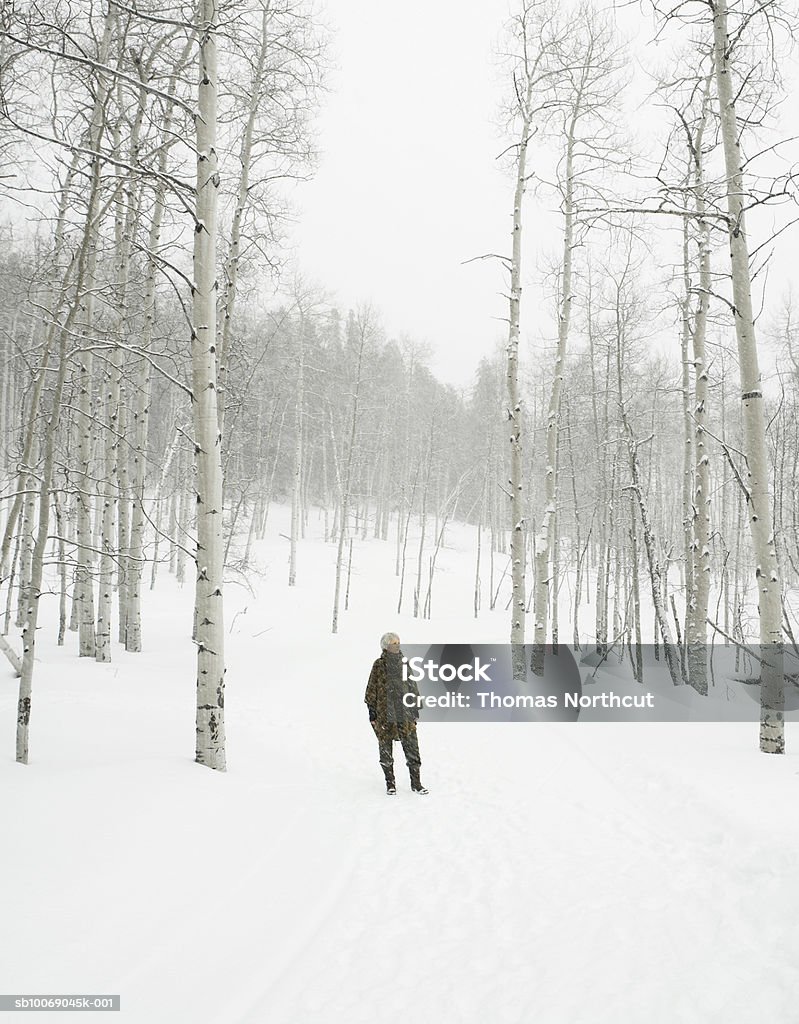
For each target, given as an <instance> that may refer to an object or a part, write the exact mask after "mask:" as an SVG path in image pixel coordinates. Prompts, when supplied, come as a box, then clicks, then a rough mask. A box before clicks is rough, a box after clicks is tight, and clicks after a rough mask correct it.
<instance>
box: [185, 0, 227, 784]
mask: <svg viewBox="0 0 799 1024" xmlns="http://www.w3.org/2000/svg"><path fill="white" fill-rule="evenodd" d="M217 13H218V11H217V4H216V0H197V8H196V33H197V39H198V43H199V47H198V68H199V83H198V91H197V113H196V116H195V144H196V149H197V186H196V187H197V193H196V215H195V228H194V279H193V282H192V336H191V357H192V412H193V425H194V443H195V459H196V466H197V585H196V592H195V622H196V637H195V643H196V645H197V723H196V733H197V737H196V740H197V741H196V754H195V759H196V761H197V762H198V763H199V764H204V765H206V766H207V767H208V768H213V769H217V770H219V771H224V770H225V650H224V641H225V628H224V627H225V623H224V609H223V600H222V593H223V579H222V577H223V570H224V564H223V546H222V501H223V497H222V453H221V436H220V431H219V422H218V403H217V394H216V335H217V324H216V319H217V318H216V307H217V277H216V256H217V203H218V192H219V167H218V157H217V149H216V136H217V90H218V82H217V50H216V33H217V24H216V19H217Z"/></svg>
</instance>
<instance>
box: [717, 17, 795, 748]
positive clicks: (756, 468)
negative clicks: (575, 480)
mask: <svg viewBox="0 0 799 1024" xmlns="http://www.w3.org/2000/svg"><path fill="white" fill-rule="evenodd" d="M729 42H730V40H729V35H728V31H727V0H715V4H714V7H713V49H714V62H715V76H716V89H717V92H718V100H719V118H720V122H721V138H722V144H723V149H724V164H725V168H726V172H727V189H726V191H727V213H728V227H729V242H730V267H731V271H732V296H733V304H734V306H735V336H736V339H737V342H738V364H739V370H740V379H741V402H742V412H743V431H744V451H745V453H746V478H745V480H746V487H747V491H748V494H749V501H748V512H749V529H750V533H751V537H752V548H753V552H754V557H755V584H756V586H757V590H758V612H759V616H760V643H761V646H762V648H763V650H762V652H761V653H762V655H763V657H764V658H766V661H765V663H764V664H763V666H762V669H761V684H760V697H761V705H760V749H761V750H762V751H763V752H764V753H771V754H782V753H784V752H785V729H784V715H783V708H784V693H783V685H784V680H783V655H782V604H781V587H780V579H779V572H778V568H777V556H776V551H775V546H774V528H773V523H772V509H771V501H770V497H769V478H768V455H767V451H766V423H765V413H764V408H763V390H762V382H761V379H760V368H759V366H758V352H757V340H756V337H755V327H754V316H753V311H752V284H751V277H750V270H749V250H748V245H747V240H746V225H745V219H744V200H745V196H744V185H743V168H742V160H741V149H740V142H739V126H738V119H737V116H736V111H735V98H734V93H733V86H732V76H731V71H730V64H729V54H728V51H727V47H728V45H729Z"/></svg>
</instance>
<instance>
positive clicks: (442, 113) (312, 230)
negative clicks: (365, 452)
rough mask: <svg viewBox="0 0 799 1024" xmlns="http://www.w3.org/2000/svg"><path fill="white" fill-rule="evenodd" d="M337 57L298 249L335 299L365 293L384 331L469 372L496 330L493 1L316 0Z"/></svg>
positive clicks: (507, 196) (447, 371)
mask: <svg viewBox="0 0 799 1024" xmlns="http://www.w3.org/2000/svg"><path fill="white" fill-rule="evenodd" d="M326 11H327V21H328V22H329V23H331V25H332V26H333V28H334V30H335V38H334V53H335V59H336V63H337V65H338V70H337V71H336V72H335V74H334V75H333V76H332V79H331V86H332V91H331V93H330V94H329V95H328V96H327V98H326V101H325V109H324V111H323V113H322V116H321V119H320V123H321V127H322V135H321V139H320V142H321V148H322V160H321V164H320V167H319V171H318V173H317V175H316V177H315V180H314V181H313V182H312V183H310V184H308V185H305V186H303V188H302V189H301V190H300V193H299V201H300V203H301V219H300V223H299V225H298V228H297V233H296V236H295V237H296V242H297V245H298V261H299V263H300V266H301V267H302V269H303V270H304V271H305V272H306V273H307V274H309V275H311V276H312V277H314V278H317V279H318V280H319V282H320V283H322V284H324V285H326V286H327V287H329V288H330V289H332V290H334V291H335V293H336V295H337V297H338V299H339V301H340V302H341V303H342V305H344V306H351V305H355V304H356V303H357V302H359V301H363V300H370V299H371V300H372V301H373V302H374V303H375V305H376V306H377V307H378V308H379V309H380V310H381V312H382V313H383V317H384V323H385V326H386V328H387V329H388V330H389V332H390V333H392V334H398V333H399V332H401V331H405V332H407V333H409V334H411V335H413V336H414V337H416V338H418V339H419V340H427V341H429V342H430V343H431V345H433V346H434V352H435V353H436V356H435V359H434V369H435V371H436V373H437V374H438V375H439V376H440V377H441V378H443V379H445V380H448V381H451V382H453V383H462V384H468V383H469V381H470V380H471V377H472V374H473V371H474V368H475V366H476V364H477V361H478V360H479V358H480V356H481V355H482V354H484V353H486V352H487V351H488V350H489V349H490V348H491V346H492V344H493V342H494V340H495V339H496V338H497V337H499V336H501V335H502V333H503V325H502V324H499V323H498V322H497V321H496V320H492V319H491V318H492V316H505V315H506V306H507V303H506V302H504V301H503V300H502V298H501V297H500V296H499V295H498V294H497V293H498V291H499V290H500V289H501V288H502V285H503V278H502V274H501V272H500V270H499V267H498V265H496V263H495V262H494V261H492V262H491V263H487V262H482V263H473V264H470V265H468V266H464V265H463V261H464V260H467V259H470V258H471V257H473V256H478V255H480V254H482V253H484V252H490V251H495V252H504V251H507V249H508V247H509V246H508V241H507V239H508V237H509V228H510V206H511V200H512V194H513V193H512V183H511V182H510V180H509V179H508V178H507V177H505V176H504V175H503V174H502V173H501V171H500V170H499V168H498V166H497V164H496V161H495V157H496V155H497V154H498V153H499V151H500V150H501V148H502V145H503V144H502V142H501V140H500V138H499V135H498V131H497V129H496V128H495V127H494V126H493V123H492V119H493V117H494V115H495V112H496V101H497V91H496V81H497V73H496V68H495V67H494V66H493V64H492V57H491V54H492V48H493V46H494V44H495V41H496V39H497V37H498V34H499V32H500V30H501V26H502V23H503V20H504V18H505V17H506V13H507V6H506V3H505V0H498V2H497V0H484V2H481V3H477V2H473V0H467V2H463V0H459V2H456V0H428V2H427V3H425V2H424V0H406V2H405V3H403V4H402V5H393V4H391V5H389V4H381V3H374V2H369V0H327V3H326Z"/></svg>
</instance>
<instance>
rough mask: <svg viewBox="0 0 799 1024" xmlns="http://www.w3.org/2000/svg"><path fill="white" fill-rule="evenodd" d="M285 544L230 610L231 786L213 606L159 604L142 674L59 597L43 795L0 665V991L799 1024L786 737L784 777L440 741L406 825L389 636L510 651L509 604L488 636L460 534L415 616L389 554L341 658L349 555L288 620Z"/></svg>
mask: <svg viewBox="0 0 799 1024" xmlns="http://www.w3.org/2000/svg"><path fill="white" fill-rule="evenodd" d="M317 529H318V523H317V522H316V521H312V522H311V530H312V533H314V534H316V532H317ZM281 532H284V533H285V532H286V510H285V509H276V510H274V511H273V512H272V513H271V514H270V529H269V537H268V538H267V540H266V541H264V542H263V543H262V544H261V545H259V546H258V549H257V558H258V561H259V563H260V565H261V569H262V572H261V574H260V575H259V576H258V577H253V578H252V579H251V584H252V587H253V590H254V592H255V593H254V594H253V593H250V592H249V591H248V590H247V589H246V588H245V587H244V586H242V585H240V584H239V583H232V584H231V585H230V586H229V587H228V589H227V594H226V600H227V618H228V630H229V632H228V650H227V660H228V673H227V691H226V704H227V707H226V720H227V740H228V771H227V773H225V774H217V773H214V772H211V771H208V770H206V769H203V768H201V767H199V766H197V765H195V764H194V762H193V754H194V708H193V699H194V678H193V670H194V658H195V655H194V647H193V645H192V644H191V641H190V639H189V625H190V619H191V597H192V595H191V587H190V586H187V587H186V588H184V589H183V590H180V589H179V588H178V587H177V586H176V584H175V583H174V582H173V581H172V580H171V579H170V578H168V577H167V576H166V575H165V574H164V575H162V577H161V578H160V580H159V584H158V587H157V589H156V591H155V592H154V593H152V594H149V593H148V595H147V603H146V607H145V614H146V619H145V645H146V650H145V652H144V653H143V654H141V655H128V654H125V653H124V652H123V651H119V650H118V649H115V650H114V655H113V656H114V661H113V663H112V664H111V665H105V666H103V665H97V664H95V663H93V662H87V661H86V660H81V659H78V658H77V656H76V653H75V651H74V648H75V646H76V645H75V642H74V636H72V635H71V636H70V637H69V638H68V644H71V647H72V649H68V650H58V649H57V648H56V647H55V644H54V635H55V631H54V629H53V628H52V627H51V625H50V624H49V623H50V622H51V621H52V614H53V612H54V610H55V609H54V608H51V607H50V605H51V604H52V603H54V599H52V598H47V599H46V601H47V614H46V615H45V617H44V619H45V628H44V629H43V630H42V633H41V636H40V640H39V648H38V650H39V655H40V661H39V664H38V665H37V670H36V677H35V680H34V695H33V711H32V718H31V763H30V764H29V765H28V766H21V765H17V764H16V763H15V762H14V716H15V705H16V685H17V684H16V680H15V679H14V678H13V676H12V674H11V672H10V670H8V668H7V666H6V665H5V664H2V665H0V816H1V820H2V829H3V832H2V836H3V839H2V846H1V847H0V915H1V916H0V920H2V929H1V930H0V993H23V992H27V993H49V994H70V993H75V994H77V993H80V994H88V993H102V994H109V993H119V994H120V995H121V1007H122V1009H121V1013H120V1014H119V1018H120V1019H121V1020H124V1021H127V1022H129V1024H161V1022H163V1024H183V1022H187V1024H188V1022H191V1024H267V1022H268V1024H305V1022H313V1021H320V1022H322V1021H323V1022H325V1024H338V1022H341V1024H361V1022H363V1024H400V1022H402V1024H407V1022H409V1021H411V1022H413V1024H428V1022H429V1024H434V1022H436V1024H437V1022H442V1021H443V1022H446V1024H458V1022H468V1024H472V1022H475V1024H477V1022H481V1024H482V1022H485V1021H495V1022H499V1024H516V1022H519V1024H522V1022H523V1024H527V1022H528V1021H536V1022H538V1024H605V1022H607V1024H639V1022H640V1024H644V1022H647V1024H648V1022H652V1024H660V1022H662V1024H683V1022H684V1024H716V1022H718V1024H762V1022H766V1021H768V1022H770V1024H795V1022H797V1021H799V1005H798V1004H797V996H796V993H797V989H799V959H797V953H796V951H797V948H799V873H797V870H796V863H797V853H796V851H797V849H799V814H797V810H796V808H797V794H798V793H799V728H798V727H797V726H796V725H795V724H793V723H791V724H789V726H788V737H787V738H788V753H787V754H786V755H785V756H784V757H767V756H765V755H762V754H760V753H759V752H758V750H757V726H756V725H754V724H724V725H720V724H716V725H700V724H656V723H632V722H627V723H619V724H587V723H582V724H577V725H572V724H565V723H558V724H543V723H496V724H482V723H481V724H478V723H428V724H424V725H422V726H421V727H420V730H419V733H420V746H421V751H422V760H423V768H422V778H423V780H424V781H425V783H426V785H427V786H429V788H430V791H431V792H430V795H429V796H426V797H418V796H415V795H413V794H412V793H411V792H410V790H409V788H408V782H407V775H406V773H405V770H404V767H403V768H402V770H399V768H400V765H402V761H403V759H402V754H401V752H400V749H399V747H398V746H397V747H396V748H395V761H396V763H397V767H398V779H399V780H400V785H399V793H398V795H397V797H395V798H392V799H388V798H387V797H386V796H385V793H384V785H383V779H382V774H381V772H380V768H379V766H378V764H377V746H376V743H375V740H374V737H373V735H372V733H371V730H370V729H369V727H368V722H367V715H366V709H365V707H364V705H363V690H364V687H365V683H366V678H367V675H368V671H369V667H370V665H371V662H372V659H373V658H374V657H375V656H376V655H377V654H378V653H379V650H378V640H379V637H380V635H381V633H383V632H384V631H385V630H387V629H397V630H398V632H399V633H400V635H401V636H402V638H403V640H405V641H407V642H410V641H418V642H428V641H430V642H434V641H438V642H440V641H443V640H446V641H495V642H502V641H504V640H505V639H506V636H507V622H506V614H505V612H504V601H503V602H501V605H502V607H501V608H500V609H498V610H497V611H496V612H495V613H493V614H491V613H488V612H485V613H483V614H482V615H481V617H480V619H479V620H477V621H476V622H475V620H474V618H473V616H472V604H471V603H472V580H473V572H474V549H473V544H472V538H471V533H470V531H467V530H465V529H458V528H454V529H453V530H452V531H451V532H450V534H449V540H448V545H449V546H448V547H447V548H446V549H444V550H443V551H442V552H441V554H440V555H439V561H438V575H437V577H436V585H435V591H434V598H433V610H434V618H433V620H432V621H431V622H422V621H416V620H414V619H413V618H412V616H411V615H409V614H407V612H406V613H404V614H403V615H401V616H397V615H396V614H395V611H396V602H397V581H396V579H395V577H394V575H393V565H394V545H393V543H392V542H389V543H388V544H384V543H381V542H379V541H373V540H369V541H367V542H359V541H356V543H355V548H354V563H353V577H352V584H351V599H350V610H349V611H347V612H346V613H343V614H342V618H341V625H340V631H339V633H338V634H337V635H335V636H333V635H332V634H331V633H330V620H331V611H332V596H333V564H334V559H335V550H334V548H333V547H332V546H331V545H325V544H324V543H322V542H321V541H320V540H318V539H317V540H313V539H309V540H306V541H304V542H303V544H302V546H301V548H300V561H299V572H298V586H297V587H296V588H295V589H293V590H289V589H288V588H287V586H286V577H287V564H286V560H287V555H288V544H287V542H286V541H285V539H283V538H281V537H280V533H281ZM499 572H501V566H500V569H499ZM409 597H410V588H409V589H408V591H407V598H408V599H406V603H405V608H406V609H409V608H410V600H409ZM84 1018H85V1019H86V1020H89V1019H91V1020H96V1019H98V1018H97V1015H96V1014H92V1015H91V1016H90V1015H89V1014H88V1013H71V1014H70V1015H67V1016H66V1017H64V1016H63V1015H62V1014H55V1013H48V1012H44V1013H41V1012H40V1013H37V1015H36V1017H35V1018H34V1019H35V1020H37V1021H44V1022H46V1021H49V1020H51V1019H52V1020H53V1021H63V1020H83V1019H84ZM27 1019H29V1018H28V1017H27V1016H23V1014H22V1013H21V1012H11V1013H8V1014H4V1015H3V1017H2V1021H5V1020H8V1021H9V1022H11V1021H15V1020H27ZM112 1019H116V1018H115V1017H113V1018H112ZM2 1021H0V1024H2Z"/></svg>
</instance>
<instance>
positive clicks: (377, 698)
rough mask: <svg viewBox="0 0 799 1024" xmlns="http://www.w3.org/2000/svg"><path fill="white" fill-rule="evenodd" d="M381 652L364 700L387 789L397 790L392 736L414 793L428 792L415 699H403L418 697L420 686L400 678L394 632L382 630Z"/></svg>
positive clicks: (398, 646) (398, 656)
mask: <svg viewBox="0 0 799 1024" xmlns="http://www.w3.org/2000/svg"><path fill="white" fill-rule="evenodd" d="M380 647H381V650H382V652H383V653H382V654H381V655H380V657H379V658H377V660H376V661H375V663H374V664H373V665H372V671H371V672H370V674H369V682H368V684H367V686H366V696H365V697H364V700H365V702H366V706H367V707H368V708H369V721H370V722H371V724H372V728H373V729H374V732H375V736H377V742H378V747H379V750H380V767H381V768H382V769H383V774H384V775H385V777H386V793H388V795H389V796H393V795H394V794H395V793H396V792H397V786H396V783H395V781H394V754H393V744H394V740H399V741H400V743H401V744H402V750H403V752H404V754H405V762H406V764H407V765H408V771H409V772H410V776H411V789H412V790H413V792H414V793H420V794H422V793H427V792H428V791H427V790H426V789H425V787H424V786H423V785H422V782H421V779H420V778H419V771H420V768H421V766H422V759H421V757H420V756H419V741H418V739H417V738H416V720H417V718H418V717H419V708H418V706H417V702H411V703H412V706H411V707H407V706H406V704H405V701H404V700H403V698H404V696H405V695H406V694H409V693H411V694H413V695H414V696H415V697H416V698H418V697H419V688H418V687H417V685H416V683H414V682H413V681H408V680H405V679H403V678H402V651H401V650H400V639H399V637H398V636H397V634H396V633H384V634H383V636H382V637H381V638H380Z"/></svg>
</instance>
